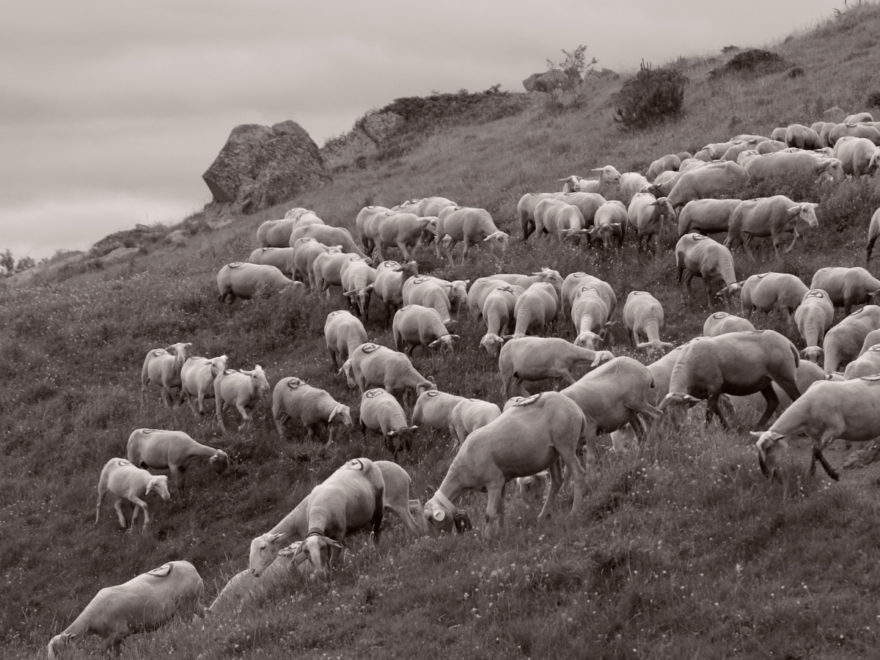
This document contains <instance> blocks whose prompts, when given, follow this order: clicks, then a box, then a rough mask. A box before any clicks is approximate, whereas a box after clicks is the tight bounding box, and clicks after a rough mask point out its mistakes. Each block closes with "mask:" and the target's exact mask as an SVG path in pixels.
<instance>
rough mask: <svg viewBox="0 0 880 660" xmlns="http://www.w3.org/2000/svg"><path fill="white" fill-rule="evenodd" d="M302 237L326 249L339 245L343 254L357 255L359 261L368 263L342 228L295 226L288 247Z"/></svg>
mask: <svg viewBox="0 0 880 660" xmlns="http://www.w3.org/2000/svg"><path fill="white" fill-rule="evenodd" d="M304 236H310V237H311V238H314V239H315V240H317V241H318V242H319V243H323V244H324V245H326V246H327V247H330V246H333V245H341V246H342V250H343V251H344V252H348V253H351V254H356V255H358V256H359V257H360V258H361V259H364V260H365V261H369V260H370V259H369V257H368V256H367V255H366V254H364V253H363V251H362V250H361V249H360V248H359V247H358V246H357V245H356V244H355V242H354V239H353V238H352V236H351V232H350V231H348V230H347V229H345V228H344V227H331V226H330V225H323V224H321V225H318V224H314V225H297V226H296V227H294V228H293V231H292V232H290V245H291V246H293V245H295V244H296V241H297V240H298V239H300V238H303V237H304Z"/></svg>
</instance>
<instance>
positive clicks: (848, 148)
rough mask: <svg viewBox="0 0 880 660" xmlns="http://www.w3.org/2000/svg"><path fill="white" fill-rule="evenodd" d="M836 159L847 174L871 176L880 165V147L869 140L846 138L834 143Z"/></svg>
mask: <svg viewBox="0 0 880 660" xmlns="http://www.w3.org/2000/svg"><path fill="white" fill-rule="evenodd" d="M834 157H835V158H838V159H840V162H841V163H842V164H843V171H844V172H845V173H846V174H850V175H852V176H855V177H859V176H861V175H863V174H867V175H871V174H873V173H874V172H876V171H877V166H878V164H880V163H878V160H880V147H878V146H877V145H876V144H874V143H873V142H871V141H870V140H869V139H867V138H860V137H851V136H846V137H842V138H840V139H839V140H838V141H837V142H835V143H834Z"/></svg>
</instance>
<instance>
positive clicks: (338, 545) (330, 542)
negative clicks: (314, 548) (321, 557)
mask: <svg viewBox="0 0 880 660" xmlns="http://www.w3.org/2000/svg"><path fill="white" fill-rule="evenodd" d="M327 545H329V546H332V547H334V548H339V549H340V550H345V546H344V545H342V544H341V543H340V542H339V541H334V540H333V539H331V538H328V539H327Z"/></svg>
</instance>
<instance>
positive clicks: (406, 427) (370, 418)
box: [358, 387, 419, 459]
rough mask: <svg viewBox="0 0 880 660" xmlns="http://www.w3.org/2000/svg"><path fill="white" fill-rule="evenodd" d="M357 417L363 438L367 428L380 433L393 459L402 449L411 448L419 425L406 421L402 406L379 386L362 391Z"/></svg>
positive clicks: (365, 435)
mask: <svg viewBox="0 0 880 660" xmlns="http://www.w3.org/2000/svg"><path fill="white" fill-rule="evenodd" d="M358 417H359V419H360V426H361V434H362V435H363V437H364V439H366V437H367V430H370V431H374V432H376V433H379V434H381V435H382V437H383V438H384V440H385V445H386V446H387V447H388V449H389V450H391V452H392V453H393V454H394V457H395V459H396V458H397V455H398V454H399V453H400V451H401V450H402V449H406V451H407V452H409V451H411V450H412V436H413V434H414V432H415V431H417V430H418V428H419V427H418V425H415V424H412V425H410V424H409V423H408V422H407V421H406V413H405V412H404V411H403V407H402V406H401V405H400V403H399V402H398V401H397V399H396V398H395V397H394V395H393V394H391V393H390V392H388V391H386V390H384V389H382V388H381V387H376V388H373V389H371V390H367V391H366V392H364V394H363V396H362V397H361V408H360V411H359V413H358Z"/></svg>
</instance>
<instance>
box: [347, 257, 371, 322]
mask: <svg viewBox="0 0 880 660" xmlns="http://www.w3.org/2000/svg"><path fill="white" fill-rule="evenodd" d="M339 276H340V280H341V282H342V295H344V296H345V297H346V298H348V304H349V306H350V307H351V308H352V309H353V310H355V311H356V312H357V314H358V315H359V316H360V317H361V318H362V319H364V320H365V321H368V320H369V317H370V298H371V297H372V295H373V287H374V283H375V281H376V269H375V268H372V267H370V266H369V265H368V264H367V263H366V262H364V261H363V260H361V259H349V260H348V261H344V262H343V263H342V268H340V270H339Z"/></svg>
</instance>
